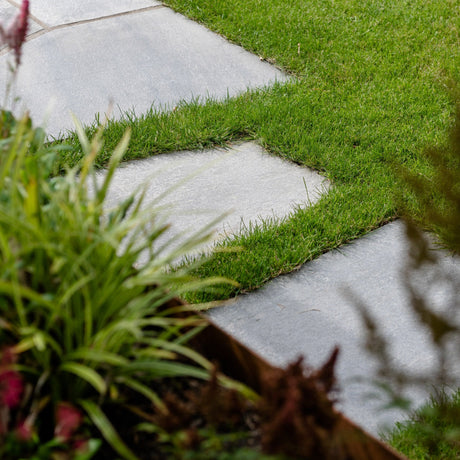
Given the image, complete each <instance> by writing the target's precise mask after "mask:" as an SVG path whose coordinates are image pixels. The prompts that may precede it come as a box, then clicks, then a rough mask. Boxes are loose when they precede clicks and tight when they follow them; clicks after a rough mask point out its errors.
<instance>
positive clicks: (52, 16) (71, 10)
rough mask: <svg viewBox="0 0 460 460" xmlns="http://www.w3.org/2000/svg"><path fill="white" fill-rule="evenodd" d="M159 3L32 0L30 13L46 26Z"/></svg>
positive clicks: (110, 0) (104, 0)
mask: <svg viewBox="0 0 460 460" xmlns="http://www.w3.org/2000/svg"><path fill="white" fill-rule="evenodd" d="M154 5H161V2H158V1H155V0H117V1H115V2H114V1H113V0H97V1H94V0H78V1H74V2H71V1H61V2H56V0H32V1H31V2H30V6H31V13H32V14H33V15H34V16H35V17H37V18H38V19H39V20H40V21H42V22H44V23H46V24H47V25H48V26H57V25H61V24H68V23H72V22H78V21H85V20H88V19H95V18H100V17H103V16H110V15H113V14H118V13H125V12H127V11H135V10H138V9H141V8H146V7H149V6H154Z"/></svg>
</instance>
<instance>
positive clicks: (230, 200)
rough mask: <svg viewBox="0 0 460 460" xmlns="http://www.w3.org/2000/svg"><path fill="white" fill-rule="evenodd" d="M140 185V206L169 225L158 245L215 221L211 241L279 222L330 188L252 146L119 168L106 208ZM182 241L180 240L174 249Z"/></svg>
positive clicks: (163, 157)
mask: <svg viewBox="0 0 460 460" xmlns="http://www.w3.org/2000/svg"><path fill="white" fill-rule="evenodd" d="M100 177H101V180H102V175H101V176H100ZM143 183H147V184H148V191H147V194H146V199H145V203H144V206H145V207H146V208H151V209H154V208H155V207H159V206H161V207H162V208H163V210H162V211H161V215H163V216H165V218H167V220H168V221H170V223H171V228H170V230H169V231H168V232H167V233H166V234H165V236H164V238H162V239H161V240H160V242H161V241H166V239H169V238H173V237H176V238H177V237H178V235H179V234H180V233H181V232H184V231H185V232H186V234H187V235H190V234H191V233H192V232H197V231H199V230H200V229H202V228H204V227H205V226H207V225H208V224H209V223H210V222H212V221H213V220H215V219H218V218H219V217H222V220H221V222H219V223H217V224H214V225H213V227H212V228H213V229H214V231H215V240H219V239H221V238H222V237H224V236H225V235H232V234H234V233H238V232H239V231H240V229H241V228H243V229H244V228H245V227H248V226H249V225H254V224H257V223H259V224H260V222H261V221H262V220H263V221H265V222H267V221H272V220H274V219H277V220H281V219H283V218H285V217H286V216H287V215H288V214H289V213H290V212H292V211H293V210H294V209H296V207H305V206H309V205H311V204H313V203H314V202H316V201H317V199H318V198H319V197H320V196H321V194H322V193H325V192H327V189H328V187H329V183H328V181H327V180H326V179H325V178H324V177H323V176H320V175H319V174H318V173H316V172H314V171H312V170H310V169H309V168H306V167H301V166H298V165H295V164H294V163H292V162H290V161H286V160H283V159H281V158H279V157H276V156H273V155H269V154H268V153H267V152H265V151H264V149H262V148H261V147H260V146H259V145H257V144H255V143H253V142H245V143H242V144H236V145H234V146H232V148H231V149H228V150H222V149H213V150H206V151H203V152H197V151H193V152H191V151H185V152H177V153H169V154H164V155H158V156H154V157H151V158H148V159H145V160H139V161H131V162H128V163H125V164H122V165H121V167H120V168H119V169H118V170H117V171H116V172H115V175H114V178H113V182H112V184H111V188H110V189H109V197H108V200H107V207H108V208H110V207H111V206H114V205H116V204H117V203H120V202H121V201H122V200H123V199H125V198H126V197H127V196H129V195H130V194H132V193H133V192H134V191H135V190H136V188H137V187H139V186H140V185H141V184H143ZM176 184H178V185H179V186H178V187H177V188H175V189H174V190H171V191H170V192H169V193H167V194H166V196H165V197H164V198H163V199H162V200H160V201H158V197H159V196H160V195H161V194H162V193H163V192H164V191H165V190H167V189H168V188H170V187H172V186H175V185H176ZM224 213H226V215H223V214H224ZM184 239H185V238H179V239H178V241H177V243H176V244H175V245H174V246H173V247H177V246H178V245H179V243H180V242H182V241H184ZM141 261H142V259H141Z"/></svg>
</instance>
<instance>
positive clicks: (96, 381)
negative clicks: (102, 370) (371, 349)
mask: <svg viewBox="0 0 460 460" xmlns="http://www.w3.org/2000/svg"><path fill="white" fill-rule="evenodd" d="M60 369H61V370H62V371H65V372H70V373H72V374H75V375H77V376H78V377H80V378H81V379H83V380H85V381H87V382H88V383H89V384H90V385H92V386H93V387H94V388H95V389H96V390H97V391H98V392H99V393H101V394H104V393H105V392H106V391H107V385H106V383H105V381H104V379H103V378H102V377H101V375H100V374H99V373H98V372H96V371H95V370H94V369H91V368H90V367H88V366H85V365H83V364H80V363H74V362H65V363H63V364H61V367H60Z"/></svg>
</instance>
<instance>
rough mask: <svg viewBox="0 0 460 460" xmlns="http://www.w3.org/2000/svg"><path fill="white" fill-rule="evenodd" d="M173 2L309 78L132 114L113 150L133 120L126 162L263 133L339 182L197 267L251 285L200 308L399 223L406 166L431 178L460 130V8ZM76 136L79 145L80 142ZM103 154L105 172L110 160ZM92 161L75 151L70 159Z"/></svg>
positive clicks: (314, 1)
mask: <svg viewBox="0 0 460 460" xmlns="http://www.w3.org/2000/svg"><path fill="white" fill-rule="evenodd" d="M164 3H166V4H167V5H170V6H171V7H173V8H174V9H175V10H177V11H179V12H181V13H184V14H186V15H187V16H189V17H191V18H193V19H195V20H197V21H199V22H202V23H203V24H205V25H206V26H207V27H209V28H210V29H212V30H215V31H217V32H218V33H220V34H222V35H224V36H225V37H227V38H228V39H229V40H231V41H233V42H235V43H238V44H241V45H242V46H243V47H245V48H246V49H248V50H250V51H252V52H254V53H256V54H257V55H259V56H261V57H262V58H264V59H266V60H267V61H269V62H272V63H274V64H275V65H277V66H279V67H280V68H282V69H284V70H286V71H287V72H289V73H291V74H292V75H294V76H295V77H297V78H296V80H295V81H293V82H291V83H288V84H284V85H275V86H274V87H273V88H271V89H264V90H259V91H253V92H248V93H245V94H243V95H241V96H240V97H237V98H233V99H229V100H227V101H224V102H216V101H209V102H208V103H207V104H205V105H199V104H196V103H191V104H182V105H180V106H179V107H178V108H177V110H175V111H174V112H171V113H160V112H157V111H153V110H152V111H151V112H150V113H147V114H144V115H140V116H134V115H133V114H126V116H125V118H124V120H122V121H119V122H111V123H110V124H109V126H108V128H107V131H106V133H105V138H106V140H105V142H106V144H105V151H104V152H110V151H112V150H113V148H114V145H115V144H116V143H117V142H118V140H119V139H120V137H121V135H122V133H123V132H124V130H125V129H126V128H127V127H128V126H130V127H131V128H132V141H131V144H130V147H129V151H128V154H127V156H126V159H131V158H142V157H147V156H150V155H154V154H158V153H164V152H168V151H172V150H180V149H193V148H203V147H210V146H214V145H225V144H227V143H228V142H231V141H233V140H236V139H255V140H256V141H258V142H259V143H260V144H262V145H263V146H264V147H265V148H267V149H268V150H269V151H270V152H273V153H275V154H277V155H280V156H282V157H285V158H287V159H290V160H292V161H294V162H296V163H299V164H302V165H307V166H310V167H312V168H315V169H316V170H318V171H320V172H321V173H322V174H324V175H325V176H327V177H328V178H329V179H330V180H331V181H332V182H333V184H334V187H333V189H332V190H331V191H330V192H329V193H328V195H327V196H325V197H323V198H322V199H321V200H320V201H319V203H317V204H316V205H315V206H313V207H312V208H309V209H305V210H299V211H297V212H296V213H295V214H294V215H293V216H292V218H290V220H289V221H287V222H284V223H282V224H280V225H276V226H273V225H268V224H267V225H263V226H260V227H258V228H253V229H252V230H250V231H248V232H247V233H245V234H244V235H242V236H241V237H239V238H236V239H235V240H233V241H227V242H226V243H225V244H226V245H228V246H232V245H234V246H239V247H241V248H243V250H240V251H236V252H220V253H216V254H215V255H214V256H212V257H211V258H210V259H209V260H208V261H206V262H205V263H204V264H203V265H202V266H201V267H200V268H199V269H197V271H196V273H197V274H198V275H199V276H209V275H219V276H225V277H228V278H232V279H235V280H237V281H238V282H239V284H240V286H239V287H238V288H235V287H234V286H223V287H222V289H221V290H219V291H218V292H207V293H203V294H201V295H198V296H194V297H193V298H192V297H190V298H189V299H188V300H192V301H202V300H211V299H215V298H227V297H229V296H232V295H235V294H237V293H239V292H242V291H247V290H252V289H255V288H257V287H259V286H261V285H262V284H263V283H265V282H266V281H268V280H269V279H271V278H273V277H275V276H277V275H279V274H281V273H287V272H290V271H292V270H294V269H295V268H296V267H298V266H300V265H301V264H303V263H304V262H306V261H308V260H311V259H313V258H315V257H317V256H319V255H320V254H322V253H323V252H325V251H328V250H331V249H333V248H336V247H338V246H340V245H341V244H343V243H345V242H348V241H350V240H353V239H355V238H357V237H359V236H361V235H363V234H364V233H366V232H368V231H370V230H372V229H374V228H376V227H379V226H380V225H382V224H384V223H386V222H388V221H390V220H392V219H394V218H395V217H397V216H398V215H399V213H400V209H401V202H400V201H399V199H398V198H397V196H398V193H399V191H400V190H401V186H400V183H399V181H398V180H397V179H396V175H395V166H401V165H402V166H404V167H405V168H408V169H409V170H411V171H412V172H414V173H416V174H422V175H429V174H430V169H429V167H428V165H427V163H426V162H425V161H424V160H423V159H422V156H421V152H422V151H423V149H424V148H426V147H427V146H430V145H433V144H443V143H445V142H446V139H447V131H448V127H449V125H450V124H451V122H452V114H453V102H452V99H451V97H450V94H449V92H448V90H447V87H448V86H449V82H450V80H451V79H453V80H456V81H460V72H459V69H460V46H459V25H460V8H459V5H458V1H457V0H444V1H442V2H440V1H430V0H399V1H396V2H395V1H389V0H388V1H386V0H383V1H377V0H359V1H358V0H335V1H334V0H290V1H289V2H287V1H286V0H231V1H230V0H166V1H165V2H164ZM66 142H67V143H70V144H73V145H75V138H70V139H68V140H67V141H66ZM104 152H103V153H102V155H101V156H100V158H99V159H98V162H99V164H100V165H103V164H104V163H105V162H106V161H107V155H108V153H104ZM79 156H80V154H79V152H78V151H77V150H74V151H72V152H68V154H67V156H66V157H65V158H64V161H65V162H70V163H72V162H74V161H76V160H78V158H79ZM403 201H404V200H403ZM405 201H406V202H405V203H404V204H405V205H408V206H409V207H410V208H412V209H411V211H412V212H413V213H415V214H416V215H418V216H419V217H420V213H419V211H418V210H417V209H416V208H415V207H414V206H412V205H411V202H410V199H408V198H406V200H405Z"/></svg>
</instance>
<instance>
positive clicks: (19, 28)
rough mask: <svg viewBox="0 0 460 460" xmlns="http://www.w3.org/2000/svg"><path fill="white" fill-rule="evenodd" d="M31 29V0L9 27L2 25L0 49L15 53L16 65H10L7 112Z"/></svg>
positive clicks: (24, 4) (25, 4)
mask: <svg viewBox="0 0 460 460" xmlns="http://www.w3.org/2000/svg"><path fill="white" fill-rule="evenodd" d="M28 28H29V0H23V1H22V4H21V8H20V10H19V12H18V14H17V15H16V16H15V17H14V18H13V20H12V21H11V23H10V24H9V25H8V27H4V25H3V24H2V23H0V47H1V46H3V45H6V46H7V47H8V48H9V49H11V50H12V51H13V54H14V63H11V62H9V63H8V70H9V71H10V73H11V76H10V78H8V79H7V83H6V91H5V99H4V102H3V110H5V107H6V104H7V101H8V97H9V94H10V91H11V88H12V86H13V84H14V82H15V80H16V76H17V72H18V69H19V65H20V64H21V57H22V45H23V44H24V42H25V40H26V35H27V29H28Z"/></svg>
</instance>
